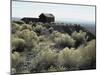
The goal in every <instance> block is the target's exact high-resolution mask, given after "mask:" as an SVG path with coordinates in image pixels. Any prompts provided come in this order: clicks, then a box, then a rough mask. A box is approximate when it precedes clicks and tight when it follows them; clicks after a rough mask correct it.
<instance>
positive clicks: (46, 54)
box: [33, 48, 57, 72]
mask: <svg viewBox="0 0 100 75" xmlns="http://www.w3.org/2000/svg"><path fill="white" fill-rule="evenodd" d="M56 57H57V54H56V53H55V52H54V51H52V50H51V49H49V48H48V49H47V48H46V49H45V48H44V50H41V51H40V52H39V53H38V54H37V56H36V57H35V59H34V61H33V66H35V68H36V69H37V70H38V71H39V72H40V71H41V70H47V69H48V68H49V67H50V66H51V65H54V64H55V62H56Z"/></svg>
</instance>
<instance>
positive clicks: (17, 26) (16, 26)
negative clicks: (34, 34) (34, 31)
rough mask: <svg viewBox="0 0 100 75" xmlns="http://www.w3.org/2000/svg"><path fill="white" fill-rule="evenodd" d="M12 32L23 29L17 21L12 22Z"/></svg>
mask: <svg viewBox="0 0 100 75" xmlns="http://www.w3.org/2000/svg"><path fill="white" fill-rule="evenodd" d="M11 30H12V33H16V32H17V31H20V30H21V26H20V25H19V24H17V23H12V29H11Z"/></svg>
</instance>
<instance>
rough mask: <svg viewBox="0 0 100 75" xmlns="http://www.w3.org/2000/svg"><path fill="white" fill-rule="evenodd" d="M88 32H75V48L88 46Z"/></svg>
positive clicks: (73, 34)
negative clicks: (82, 45) (83, 45)
mask: <svg viewBox="0 0 100 75" xmlns="http://www.w3.org/2000/svg"><path fill="white" fill-rule="evenodd" d="M86 35H87V34H86V32H83V31H82V30H80V31H79V32H76V31H75V32H73V33H72V34H71V36H72V38H73V39H75V40H76V42H75V47H76V48H77V47H78V46H80V45H81V44H86V42H87V39H88V36H86Z"/></svg>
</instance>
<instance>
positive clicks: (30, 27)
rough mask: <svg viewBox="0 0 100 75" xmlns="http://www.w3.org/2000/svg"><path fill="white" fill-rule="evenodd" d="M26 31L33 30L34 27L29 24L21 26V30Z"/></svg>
mask: <svg viewBox="0 0 100 75" xmlns="http://www.w3.org/2000/svg"><path fill="white" fill-rule="evenodd" d="M24 29H29V30H32V26H31V25H29V24H22V25H21V30H24Z"/></svg>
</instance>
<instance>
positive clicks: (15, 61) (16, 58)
mask: <svg viewBox="0 0 100 75" xmlns="http://www.w3.org/2000/svg"><path fill="white" fill-rule="evenodd" d="M11 59H12V62H11V63H12V67H13V68H15V67H16V66H17V65H18V64H19V62H20V54H19V53H18V52H14V53H12V54H11Z"/></svg>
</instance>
